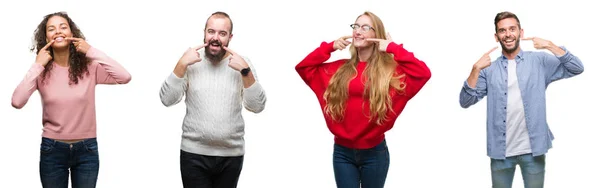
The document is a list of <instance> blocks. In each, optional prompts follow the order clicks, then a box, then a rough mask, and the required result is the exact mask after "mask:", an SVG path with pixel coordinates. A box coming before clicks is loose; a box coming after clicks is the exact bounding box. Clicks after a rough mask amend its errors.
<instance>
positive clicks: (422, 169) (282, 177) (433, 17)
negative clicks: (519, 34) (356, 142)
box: [0, 0, 600, 188]
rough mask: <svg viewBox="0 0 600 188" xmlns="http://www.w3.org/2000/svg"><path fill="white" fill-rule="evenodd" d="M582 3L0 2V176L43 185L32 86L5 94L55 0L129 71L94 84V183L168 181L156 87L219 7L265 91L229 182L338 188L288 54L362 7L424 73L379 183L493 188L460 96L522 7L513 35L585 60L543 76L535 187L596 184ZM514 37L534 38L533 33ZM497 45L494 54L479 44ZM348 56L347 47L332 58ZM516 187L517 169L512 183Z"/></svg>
mask: <svg viewBox="0 0 600 188" xmlns="http://www.w3.org/2000/svg"><path fill="white" fill-rule="evenodd" d="M593 7H595V6H592V1H584V0H573V1H554V0H553V1H548V0H544V1H542V0H535V1H533V0H530V1H518V0H508V1H490V0H480V1H474V0H472V1H466V0H459V1H443V0H427V1H391V0H388V1H383V0H380V1H354V0H344V1H342V0H335V1H334V0H331V1H322V0H320V1H317V0H303V1H242V0H223V1H191V0H190V1H181V0H170V1H144V2H142V1H135V2H134V1H117V0H105V1H74V0H56V1H42V0H36V1H10V2H8V1H5V2H3V3H2V6H0V19H2V21H1V22H0V24H1V25H2V27H1V28H2V29H0V36H2V37H3V38H4V40H2V41H3V42H2V43H1V45H0V57H2V62H3V64H2V69H0V76H1V78H0V79H1V80H2V82H1V84H2V85H1V87H0V88H1V92H0V99H1V100H0V101H3V102H1V103H0V104H2V105H0V111H1V115H0V121H1V122H0V125H1V126H0V148H2V154H1V155H0V157H1V158H0V166H1V168H0V187H40V185H41V184H40V182H39V181H40V180H39V167H38V161H39V144H40V139H41V129H42V126H41V115H42V108H41V102H40V97H39V93H37V92H35V93H34V94H33V95H32V96H31V98H30V100H29V102H28V104H27V105H26V106H25V107H24V108H23V109H21V110H16V109H14V108H12V107H11V106H10V104H9V101H10V99H11V95H12V92H13V90H14V89H15V87H16V86H17V84H18V83H19V82H20V81H21V79H22V78H23V77H24V76H25V73H26V72H27V70H28V69H29V67H30V65H31V64H32V63H33V62H34V59H35V55H34V54H33V53H31V52H29V51H28V48H29V46H30V45H31V38H32V35H33V31H34V29H35V28H36V26H37V25H38V23H39V22H40V21H41V20H42V17H43V16H44V15H46V14H48V13H52V12H56V11H67V12H68V13H69V15H70V16H71V17H72V18H73V20H74V21H75V22H76V23H77V24H78V25H79V26H80V28H81V30H82V31H83V33H84V34H85V36H86V37H87V38H88V42H89V43H90V44H91V45H92V46H94V47H96V48H98V49H100V50H102V51H103V52H105V53H106V54H108V55H109V56H111V57H112V58H114V59H115V60H117V61H118V62H119V63H121V64H122V65H123V66H124V67H125V68H126V69H127V70H129V71H130V73H131V74H132V76H133V80H132V81H131V82H130V83H129V84H127V85H118V86H115V85H110V86H106V85H100V86H98V88H97V95H96V105H97V106H96V107H97V118H98V120H97V123H98V142H99V149H100V175H99V177H98V187H181V178H180V171H179V145H180V138H181V137H180V136H181V123H182V120H183V116H184V113H185V105H184V103H180V104H178V105H176V106H173V107H170V108H167V107H164V106H163V105H162V104H161V102H160V99H159V95H158V92H159V89H160V87H161V84H162V83H163V81H164V79H165V78H166V77H167V76H168V75H169V74H170V72H171V71H172V70H173V67H174V66H175V63H176V62H177V60H178V59H179V58H180V56H181V55H182V54H183V52H184V51H185V50H186V48H187V47H190V46H195V45H198V44H201V43H202V39H203V31H202V30H203V28H204V24H205V21H206V19H207V17H208V16H209V15H210V14H211V13H212V12H215V11H225V12H227V13H229V14H230V15H231V17H232V19H233V23H234V28H233V29H234V30H233V34H234V37H233V38H232V41H231V43H230V48H231V49H233V50H234V51H236V52H238V53H239V54H241V55H244V56H247V57H249V58H250V60H251V61H252V63H253V64H254V66H255V68H256V71H257V73H258V78H259V81H260V83H261V84H262V86H263V87H264V89H265V90H266V92H267V98H268V99H267V106H266V109H265V110H264V111H263V112H262V113H260V114H252V113H248V112H244V114H243V115H244V118H245V120H246V124H247V125H246V136H245V140H246V144H247V145H246V147H247V149H246V151H247V153H246V156H245V161H244V167H243V171H242V175H241V177H240V181H239V187H287V188H292V187H335V181H334V175H333V167H332V152H333V136H332V135H331V133H330V132H329V131H328V130H327V128H326V125H325V122H324V120H323V117H322V114H321V112H320V111H319V105H318V102H317V99H316V97H315V96H314V94H313V93H312V91H311V90H310V89H309V88H308V87H307V86H306V85H305V84H304V82H302V80H301V79H300V77H299V76H298V75H297V73H296V72H295V70H294V66H295V65H296V64H297V63H298V62H300V61H301V60H302V59H303V58H304V57H305V56H306V55H307V54H308V53H310V52H311V51H313V50H314V49H315V48H317V47H318V46H319V44H320V43H321V42H322V41H328V42H329V41H333V40H335V39H337V38H339V37H341V36H343V35H349V34H351V29H350V27H349V24H351V23H353V22H354V21H355V19H356V17H357V16H358V15H360V14H362V13H363V12H364V11H366V10H368V11H372V12H374V13H375V14H377V15H378V16H380V18H381V19H382V20H383V22H384V24H385V27H386V29H387V31H389V32H390V34H391V36H392V37H393V40H394V41H395V42H397V43H404V44H405V47H406V49H408V50H409V51H411V52H414V53H415V55H416V57H417V58H420V59H421V60H423V61H425V62H426V63H427V65H428V66H429V67H430V69H431V71H432V74H433V76H432V78H431V80H430V81H429V82H428V83H427V84H426V85H425V87H424V88H423V89H422V90H421V92H420V93H419V94H418V95H417V96H416V97H415V98H414V99H412V100H411V101H410V102H409V103H408V105H407V106H406V109H405V110H404V112H403V113H402V114H401V115H400V117H399V119H398V121H397V122H396V124H395V127H394V128H393V129H392V130H391V131H389V132H388V133H387V135H386V138H387V141H388V145H389V149H390V153H391V166H390V170H389V174H388V176H387V182H386V187H394V188H395V187H426V188H428V187H469V188H471V187H473V188H481V187H491V175H490V169H489V163H490V161H489V158H488V157H487V156H486V138H485V117H486V114H485V109H486V104H485V99H484V100H483V101H481V102H480V103H478V104H476V105H474V106H472V107H471V108H469V109H462V108H461V107H460V106H459V103H458V94H459V92H460V89H461V87H462V84H463V81H464V80H465V79H466V78H467V76H468V74H469V72H470V69H471V66H472V65H473V64H474V63H475V62H476V61H477V60H478V59H479V58H480V57H481V56H482V54H483V53H485V52H486V51H488V50H489V49H491V48H492V47H494V46H499V45H498V44H497V43H496V42H495V41H494V38H493V33H494V25H493V18H494V16H495V14H496V13H497V12H500V11H504V10H508V11H512V12H514V13H516V14H517V15H518V16H519V17H520V19H521V24H522V27H523V28H524V29H525V36H537V37H542V38H545V39H548V40H551V41H553V42H554V43H555V44H558V45H564V46H566V47H567V48H568V49H569V50H570V51H571V52H572V53H573V54H575V55H577V56H578V57H579V58H580V59H581V60H582V61H583V64H584V66H585V71H584V73H583V74H581V75H579V76H576V77H574V78H571V79H567V80H561V81H558V82H555V83H553V84H551V85H550V86H549V88H548V92H547V100H548V104H547V107H548V122H549V124H550V127H551V129H552V131H553V132H554V134H555V136H556V139H555V141H554V148H553V149H551V150H550V152H549V154H548V156H547V166H546V170H547V172H546V186H545V187H548V188H559V187H560V188H562V187H597V186H598V183H597V181H596V179H597V178H598V175H599V173H598V169H600V164H598V160H597V156H598V155H599V154H600V152H599V150H598V149H597V147H598V144H599V143H600V139H599V137H598V131H600V128H599V124H598V121H597V119H596V118H595V117H597V112H598V110H597V107H598V106H599V105H600V103H599V100H598V97H597V96H598V92H597V81H598V80H599V76H598V74H599V73H598V68H599V67H598V65H597V63H598V60H599V58H598V53H597V44H598V43H599V42H600V41H598V39H597V35H596V33H597V32H598V27H597V24H596V21H597V20H598V19H599V18H600V16H598V13H597V12H596V10H595V9H593ZM521 45H522V47H523V49H525V50H534V49H533V45H532V43H531V42H522V43H521ZM547 53H549V52H548V51H547ZM499 55H500V50H496V51H495V52H493V53H492V54H491V56H492V59H495V58H496V57H498V56H499ZM347 57H349V54H348V51H347V50H345V51H343V52H335V53H334V54H333V56H332V59H331V60H334V59H338V58H347ZM522 184H523V183H522V178H521V175H520V171H519V170H517V171H516V175H515V181H514V187H522Z"/></svg>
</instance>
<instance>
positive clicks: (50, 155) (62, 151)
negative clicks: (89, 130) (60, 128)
mask: <svg viewBox="0 0 600 188" xmlns="http://www.w3.org/2000/svg"><path fill="white" fill-rule="evenodd" d="M99 166H100V161H99V158H98V143H97V142H96V138H90V139H85V140H82V141H79V142H76V143H72V144H68V143H64V142H59V141H56V140H53V139H49V138H42V144H41V146H40V178H41V181H42V187H44V188H67V187H68V184H69V170H70V175H71V187H73V188H94V187H96V180H97V177H98V170H99Z"/></svg>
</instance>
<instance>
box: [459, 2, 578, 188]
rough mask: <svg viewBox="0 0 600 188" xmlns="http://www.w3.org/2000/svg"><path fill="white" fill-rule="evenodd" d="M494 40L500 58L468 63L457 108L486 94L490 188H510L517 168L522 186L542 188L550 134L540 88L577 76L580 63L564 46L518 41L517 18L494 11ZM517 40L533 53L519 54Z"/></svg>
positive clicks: (546, 41)
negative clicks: (469, 64) (467, 71)
mask: <svg viewBox="0 0 600 188" xmlns="http://www.w3.org/2000/svg"><path fill="white" fill-rule="evenodd" d="M494 24H495V26H496V33H495V37H496V42H500V45H501V46H502V55H501V56H500V57H498V58H497V59H496V60H495V61H493V62H492V61H491V59H490V57H489V54H490V53H491V52H492V51H494V50H495V49H496V48H497V47H495V48H493V49H491V50H490V51H488V52H487V53H485V54H484V55H483V57H481V59H479V61H477V63H475V65H473V69H472V71H471V74H470V75H469V77H468V78H467V80H466V81H465V82H464V84H463V87H462V89H461V92H460V106H461V107H463V108H468V107H469V106H471V105H473V104H475V103H477V102H478V101H480V100H481V99H483V97H485V96H487V97H488V99H487V155H488V156H489V157H490V158H491V171H492V185H493V187H494V188H504V187H506V188H509V187H511V186H512V181H513V177H514V172H515V169H516V166H517V165H519V167H520V169H521V172H522V175H523V180H524V184H525V187H526V188H537V187H540V188H541V187H543V185H544V174H545V163H546V161H545V154H546V153H547V152H548V150H549V149H550V148H551V147H552V140H553V139H554V136H553V135H552V132H551V131H550V129H549V127H548V123H547V122H546V94H545V92H546V88H547V87H548V85H549V84H550V83H552V82H554V81H556V80H560V79H564V78H570V77H573V76H575V75H579V74H581V73H582V72H583V64H582V63H581V61H580V60H579V58H577V57H576V56H574V55H573V54H572V53H571V52H570V51H568V50H567V49H566V48H565V47H562V46H561V47H559V46H556V45H555V44H553V43H552V42H551V41H548V40H545V39H541V38H537V37H528V38H523V29H522V28H521V24H520V22H519V19H518V18H517V16H516V15H515V14H513V13H511V12H500V13H498V14H497V15H496V17H495V19H494ZM520 40H531V41H533V45H534V47H535V48H536V49H545V50H548V51H550V52H551V53H552V54H550V53H547V52H536V51H522V50H521V48H520V46H519V42H520Z"/></svg>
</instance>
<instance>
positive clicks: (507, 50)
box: [498, 35, 521, 54]
mask: <svg viewBox="0 0 600 188" xmlns="http://www.w3.org/2000/svg"><path fill="white" fill-rule="evenodd" d="M520 38H521V36H520V35H519V36H516V37H515V39H514V40H515V46H514V47H513V48H507V47H506V46H505V45H504V40H500V39H498V40H499V41H500V46H502V51H504V52H506V53H509V54H510V53H513V52H515V51H516V50H517V49H518V48H519V45H520V42H521V40H519V39H520Z"/></svg>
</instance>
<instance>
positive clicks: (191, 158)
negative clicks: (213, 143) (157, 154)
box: [179, 150, 244, 188]
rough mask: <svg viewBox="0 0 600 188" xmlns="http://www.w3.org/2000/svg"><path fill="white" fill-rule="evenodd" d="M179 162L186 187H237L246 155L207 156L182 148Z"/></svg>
mask: <svg viewBox="0 0 600 188" xmlns="http://www.w3.org/2000/svg"><path fill="white" fill-rule="evenodd" d="M179 163H180V169H181V180H182V181H183V187H184V188H236V187H237V184H238V180H239V177H240V174H241V172H242V166H243V164H244V156H243V155H242V156H237V157H219V156H207V155H199V154H195V153H189V152H186V151H183V150H181V152H180V159H179Z"/></svg>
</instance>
